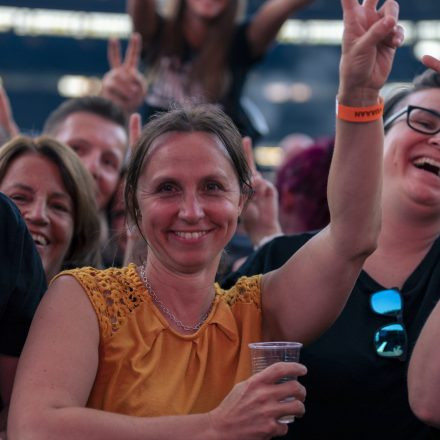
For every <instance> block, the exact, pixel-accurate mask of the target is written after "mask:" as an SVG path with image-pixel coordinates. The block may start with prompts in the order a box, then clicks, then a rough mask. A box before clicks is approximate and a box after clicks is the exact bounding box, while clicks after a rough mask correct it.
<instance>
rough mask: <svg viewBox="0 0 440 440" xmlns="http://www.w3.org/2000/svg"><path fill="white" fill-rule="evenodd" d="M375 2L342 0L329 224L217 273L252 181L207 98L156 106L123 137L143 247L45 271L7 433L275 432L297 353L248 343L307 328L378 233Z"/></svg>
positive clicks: (132, 209) (311, 332)
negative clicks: (126, 255)
mask: <svg viewBox="0 0 440 440" xmlns="http://www.w3.org/2000/svg"><path fill="white" fill-rule="evenodd" d="M376 4H377V1H375V0H366V1H364V2H363V4H362V5H359V3H358V1H357V0H342V6H343V9H344V23H345V32H344V39H343V50H342V53H343V55H342V59H341V78H340V87H339V94H338V99H339V103H340V109H341V110H344V111H345V113H342V114H340V118H338V121H337V129H336V131H337V135H336V141H335V151H334V156H333V164H332V168H331V171H330V180H329V205H330V212H331V223H330V225H329V227H327V228H325V229H324V230H323V231H322V232H321V233H319V234H318V235H316V237H315V238H314V239H313V240H310V241H309V242H308V243H307V244H306V245H305V246H304V247H303V248H302V249H301V250H300V251H299V252H298V253H296V254H295V255H294V256H293V257H292V258H291V259H290V260H289V261H288V262H287V263H286V264H285V265H284V266H283V267H281V268H280V269H278V270H276V271H273V272H271V273H268V274H265V275H257V276H254V277H250V278H242V279H241V280H239V281H238V283H237V284H236V285H235V286H234V287H233V288H231V289H230V290H228V291H225V290H222V289H220V287H219V286H218V285H217V284H214V280H215V275H216V272H217V269H218V265H219V261H220V258H221V255H222V253H223V249H224V247H225V245H226V244H227V243H228V242H229V240H230V239H231V237H232V235H233V234H234V232H235V229H236V225H237V220H238V216H239V215H240V213H241V211H242V210H243V209H244V207H245V205H246V202H247V200H248V198H249V196H250V194H251V182H250V180H251V179H250V170H249V168H248V166H247V162H246V158H245V155H244V152H243V149H242V146H241V136H240V133H239V132H238V130H237V128H236V127H235V126H234V125H233V124H232V122H231V120H230V118H228V117H227V116H226V115H225V114H224V113H223V112H222V111H221V110H219V109H217V108H212V107H210V106H198V107H194V108H189V109H178V110H174V111H171V112H169V113H165V114H163V115H161V116H159V117H157V118H155V119H153V120H152V121H151V122H150V123H148V124H147V125H146V127H145V128H144V131H143V133H142V135H141V137H140V139H139V141H138V143H137V145H136V146H135V149H134V154H133V157H132V162H131V164H130V166H129V169H128V173H127V182H126V192H125V194H126V205H127V209H128V212H129V215H130V217H131V219H132V221H133V222H134V224H135V225H136V226H137V227H138V228H139V230H140V232H141V234H142V235H143V237H144V238H145V240H146V242H147V243H148V246H149V249H148V259H147V261H146V262H145V263H144V264H142V265H140V266H139V267H137V266H135V265H134V264H131V265H129V266H128V267H125V268H122V269H115V268H113V269H107V270H97V269H93V268H84V269H78V270H72V271H67V272H63V273H62V274H60V275H59V276H58V277H57V278H55V280H54V281H53V282H52V284H51V286H50V288H49V290H48V292H47V294H46V295H45V297H44V298H43V301H42V303H41V304H40V307H39V309H38V312H37V314H36V316H35V319H34V322H33V324H32V328H31V332H30V335H29V338H28V340H27V342H26V346H25V350H24V352H23V355H22V358H21V360H20V363H19V368H18V373H17V379H16V383H15V387H14V390H13V395H12V401H11V410H10V417H9V431H8V435H9V436H10V439H12V440H15V439H20V440H23V439H24V440H26V439H30V438H32V439H45V440H47V439H58V438H63V439H80V438H81V439H82V438H87V439H90V440H93V439H102V438H105V439H121V438H123V439H126V440H130V439H164V438H170V437H173V438H175V439H188V438H191V439H199V438H200V439H225V438H227V439H232V440H235V439H237V440H238V439H240V440H253V439H269V438H271V437H273V436H279V435H283V434H285V433H286V432H287V427H286V425H283V424H280V423H278V419H279V418H280V417H281V416H283V415H286V414H294V415H296V416H301V415H302V414H303V412H304V405H303V400H304V398H305V390H304V387H303V386H302V385H301V384H300V383H299V382H298V381H297V380H292V381H287V382H283V383H279V382H280V379H281V378H282V377H283V376H301V375H303V374H305V367H304V366H302V365H300V364H298V363H294V362H293V363H288V362H286V363H277V364H274V365H272V366H271V367H269V368H267V369H265V370H263V371H262V372H260V373H258V374H256V375H254V376H252V377H250V374H251V369H250V355H249V350H248V347H247V344H248V343H250V342H252V341H259V340H280V339H281V340H299V341H301V342H308V341H310V340H312V339H314V338H316V337H317V336H318V335H319V334H320V333H322V332H323V331H324V330H325V329H326V328H328V326H329V325H331V323H332V322H333V321H334V320H335V319H336V317H337V315H338V314H339V312H340V311H341V308H342V307H343V305H344V303H345V301H346V300H347V297H348V295H349V292H350V291H351V288H352V287H353V283H354V282H355V280H356V278H357V276H358V274H359V271H360V269H361V267H362V264H363V262H364V261H365V259H366V257H367V256H368V255H369V254H370V253H371V252H372V251H373V250H374V249H375V246H376V240H377V236H378V233H379V229H380V209H379V201H380V193H381V170H382V167H381V160H382V149H383V148H382V147H383V127H382V121H381V101H380V99H379V90H380V88H381V87H382V86H383V84H384V82H385V81H386V79H387V76H388V74H389V71H390V69H391V65H392V60H393V57H394V53H395V48H396V47H397V46H398V45H399V44H400V43H401V42H402V35H401V30H400V28H398V27H397V26H396V19H397V15H398V5H397V3H396V2H394V1H392V0H387V1H386V2H385V3H384V5H383V6H382V8H381V9H380V10H379V11H377V10H376ZM358 107H368V108H369V109H371V113H370V115H372V116H371V117H370V118H368V119H369V120H368V121H362V122H353V117H354V115H355V114H356V112H357V110H356V109H357V108H358ZM350 115H352V116H350ZM354 147H355V148H354ZM289 396H293V397H295V399H289V400H288V401H284V402H283V399H285V398H287V397H289Z"/></svg>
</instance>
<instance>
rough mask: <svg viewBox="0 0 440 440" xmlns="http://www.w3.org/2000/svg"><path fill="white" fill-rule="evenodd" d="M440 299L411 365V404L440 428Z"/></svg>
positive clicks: (409, 373) (412, 356)
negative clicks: (439, 345)
mask: <svg viewBox="0 0 440 440" xmlns="http://www.w3.org/2000/svg"><path fill="white" fill-rule="evenodd" d="M439 340H440V302H439V303H437V305H436V306H435V308H434V309H433V311H432V312H431V315H430V316H429V318H428V319H427V321H426V323H425V325H424V326H423V329H422V331H421V332H420V335H419V337H418V339H417V342H416V345H415V347H414V350H413V352H412V355H411V359H410V362H409V367H408V395H409V404H410V406H411V409H412V410H413V412H414V414H415V415H416V416H417V417H418V418H419V419H421V420H422V421H423V422H425V423H427V424H429V425H433V426H435V427H437V428H440V408H439V405H438V399H439V395H440V351H439V349H438V341H439Z"/></svg>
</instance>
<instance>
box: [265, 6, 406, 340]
mask: <svg viewBox="0 0 440 440" xmlns="http://www.w3.org/2000/svg"><path fill="white" fill-rule="evenodd" d="M377 3H378V2H377V0H365V1H364V2H363V4H362V5H360V4H359V2H358V0H342V6H343V10H344V37H343V43H342V57H341V63H340V85H339V91H338V99H339V101H340V102H341V103H342V104H345V105H348V106H353V107H359V106H369V105H374V104H376V103H377V100H378V95H379V90H380V88H381V87H382V86H383V84H384V83H385V81H386V79H387V77H388V74H389V72H390V69H391V65H392V60H393V57H394V52H395V48H396V46H398V45H399V44H400V43H401V39H402V38H403V36H402V33H401V29H400V28H398V29H396V28H395V25H396V19H397V15H398V5H397V3H396V2H395V1H392V0H387V1H386V2H385V3H384V5H383V7H382V8H381V9H380V10H379V12H378V11H376V6H377ZM382 149H383V127H382V121H381V119H380V120H376V121H373V122H368V123H352V122H345V121H342V120H337V122H336V141H335V150H334V154H333V160H332V166H331V169H330V175H329V183H328V200H329V207H330V216H331V222H330V225H329V226H328V227H326V228H325V229H324V230H323V231H321V232H320V233H319V234H317V235H316V236H315V237H314V238H313V239H312V240H310V241H309V242H307V244H305V245H304V246H303V247H302V248H301V249H300V250H299V251H298V252H297V253H296V254H295V255H293V256H292V257H291V258H290V259H289V260H288V262H287V263H286V264H285V265H284V266H282V267H281V268H280V269H278V270H276V271H273V272H270V273H268V274H266V275H264V276H263V316H264V317H265V320H264V323H263V331H264V335H265V337H266V338H285V339H288V340H299V341H302V342H309V341H310V340H313V339H314V338H316V337H317V336H318V335H319V334H320V333H322V332H323V331H324V330H325V329H326V328H328V326H330V325H331V324H332V323H333V321H334V320H335V319H336V318H337V316H338V315H339V313H340V312H341V310H342V308H343V306H344V305H345V302H346V300H347V298H348V296H349V294H350V292H351V290H352V287H353V285H354V283H355V281H356V279H357V277H358V274H359V272H360V270H361V268H362V265H363V263H364V261H365V259H366V257H367V256H368V255H369V254H370V253H371V252H372V251H374V249H375V246H376V240H377V237H378V233H379V229H380V216H381V213H380V197H381V184H382Z"/></svg>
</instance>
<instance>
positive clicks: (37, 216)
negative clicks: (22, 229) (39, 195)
mask: <svg viewBox="0 0 440 440" xmlns="http://www.w3.org/2000/svg"><path fill="white" fill-rule="evenodd" d="M23 217H24V219H25V220H27V221H29V222H31V223H34V224H38V225H47V224H48V223H49V216H48V210H47V204H46V201H45V200H35V201H33V202H32V203H31V204H30V205H28V206H27V207H26V209H25V212H23Z"/></svg>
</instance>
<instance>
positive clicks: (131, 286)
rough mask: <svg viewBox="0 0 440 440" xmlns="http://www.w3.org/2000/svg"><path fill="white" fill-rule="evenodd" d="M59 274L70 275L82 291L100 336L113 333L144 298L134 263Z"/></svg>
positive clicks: (143, 291)
mask: <svg viewBox="0 0 440 440" xmlns="http://www.w3.org/2000/svg"><path fill="white" fill-rule="evenodd" d="M61 274H70V275H72V276H74V277H75V278H76V279H77V280H78V282H79V283H80V284H81V285H82V287H83V288H84V290H85V291H86V293H87V295H88V297H89V299H90V301H91V303H92V305H93V308H94V309H95V311H96V314H97V317H98V320H99V326H100V328H101V332H102V336H110V335H111V334H113V333H114V332H116V331H117V330H118V329H119V328H120V327H121V326H122V325H124V323H125V321H126V319H127V316H128V315H129V314H130V313H131V312H132V311H133V310H135V309H136V308H138V307H139V305H140V304H142V303H143V302H145V299H146V294H147V293H146V291H145V290H144V289H143V285H142V283H141V281H140V279H139V276H138V274H137V270H136V265H135V264H130V265H128V266H127V267H125V268H114V267H112V268H109V269H105V270H100V269H94V268H91V267H87V268H81V269H73V270H68V271H64V272H62V273H61ZM61 274H60V275H61Z"/></svg>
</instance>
